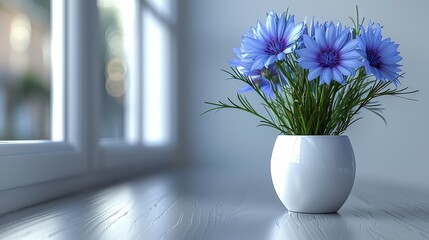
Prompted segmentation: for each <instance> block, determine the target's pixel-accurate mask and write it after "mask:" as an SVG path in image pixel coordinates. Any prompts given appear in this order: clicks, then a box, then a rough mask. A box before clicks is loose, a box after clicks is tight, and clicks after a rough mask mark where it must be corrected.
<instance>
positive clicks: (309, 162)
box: [271, 135, 356, 213]
mask: <svg viewBox="0 0 429 240" xmlns="http://www.w3.org/2000/svg"><path fill="white" fill-rule="evenodd" d="M355 172H356V165H355V157H354V153H353V148H352V145H351V143H350V140H349V138H348V137H347V136H290V135H279V136H278V137H277V139H276V142H275V144H274V148H273V153H272V156H271V178H272V181H273V185H274V188H275V190H276V193H277V195H278V197H279V199H280V200H281V201H282V203H283V205H284V206H285V207H286V208H287V209H288V210H289V211H292V212H301V213H334V212H337V211H338V210H339V209H340V208H341V206H342V205H343V204H344V202H345V201H346V200H347V198H348V196H349V194H350V192H351V190H352V187H353V182H354V179H355Z"/></svg>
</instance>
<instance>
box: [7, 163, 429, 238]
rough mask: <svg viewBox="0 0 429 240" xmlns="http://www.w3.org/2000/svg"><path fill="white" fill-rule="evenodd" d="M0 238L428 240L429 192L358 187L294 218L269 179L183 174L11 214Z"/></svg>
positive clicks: (125, 185)
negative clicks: (332, 210)
mask: <svg viewBox="0 0 429 240" xmlns="http://www.w3.org/2000/svg"><path fill="white" fill-rule="evenodd" d="M0 239H14V240H15V239H222V240H223V239H257V240H265V239H267V240H268V239H269V240H271V239H292V240H293V239H318V240H319V239H330V240H332V239H359V240H360V239H390V240H392V239H429V193H428V192H427V191H420V190H418V189H417V190H416V189H406V188H399V187H395V186H385V185H383V184H377V183H361V182H356V184H355V186H354V189H353V191H352V194H351V196H350V198H349V199H348V201H347V202H346V204H345V205H344V206H343V208H342V209H341V210H340V211H339V212H338V213H337V214H325V215H323V214H322V215H312V214H296V213H288V212H287V211H286V209H285V208H284V207H283V206H282V205H281V203H280V201H279V200H278V199H277V197H276V196H275V193H274V190H273V189H272V186H271V185H270V183H269V181H268V179H265V180H262V181H260V180H258V181H254V179H253V178H252V176H249V175H247V176H246V175H242V174H241V175H240V177H236V176H234V175H233V174H232V175H229V176H228V174H221V175H220V174H218V173H216V172H209V171H185V172H183V171H182V172H174V173H166V174H159V175H156V176H150V177H145V178H142V179H139V180H135V181H130V182H126V183H122V184H118V185H115V186H112V187H108V188H105V189H102V190H98V191H93V192H88V193H84V194H79V195H75V196H72V197H68V198H65V199H60V200H56V201H52V202H49V203H45V204H41V205H38V206H34V207H31V208H26V209H23V210H21V211H17V212H14V213H11V214H9V215H6V216H3V217H1V218H0Z"/></svg>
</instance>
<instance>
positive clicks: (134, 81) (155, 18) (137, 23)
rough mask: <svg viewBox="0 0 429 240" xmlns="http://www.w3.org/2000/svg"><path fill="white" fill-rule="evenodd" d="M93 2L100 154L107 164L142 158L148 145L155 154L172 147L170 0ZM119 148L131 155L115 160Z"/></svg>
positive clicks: (171, 20) (171, 2) (109, 0)
mask: <svg viewBox="0 0 429 240" xmlns="http://www.w3.org/2000/svg"><path fill="white" fill-rule="evenodd" d="M97 4H98V8H99V12H100V15H99V17H100V29H101V34H100V36H101V46H102V49H103V50H104V54H103V59H102V60H101V61H102V65H103V70H102V73H103V74H102V81H101V83H100V89H102V99H103V100H102V103H101V104H102V112H103V113H102V119H101V125H100V126H101V127H100V138H101V141H100V144H101V156H102V157H101V158H102V159H103V161H105V162H107V165H108V166H117V165H118V164H121V163H122V161H133V162H135V161H144V160H142V159H143V158H144V157H142V156H148V154H149V155H150V152H153V149H157V150H156V151H157V154H156V155H159V153H160V151H159V149H160V148H164V151H162V152H165V149H170V150H171V149H172V148H174V125H173V122H174V119H175V113H174V111H172V103H173V101H174V96H175V95H174V91H173V90H172V89H173V88H174V84H175V80H174V76H175V74H174V68H173V66H174V59H175V58H174V57H175V55H174V54H175V52H174V47H173V46H174V42H175V38H176V36H175V32H174V24H175V16H174V14H173V13H174V12H175V11H174V5H173V1H172V0H158V1H148V0H140V1H139V0H135V1H127V2H124V1H121V0H98V1H97ZM112 151H113V152H112ZM121 151H123V152H128V153H133V154H131V155H132V157H130V158H128V159H127V160H124V159H123V158H121V159H120V160H119V161H118V160H117V159H118V156H116V154H118V153H120V152H121ZM162 152H161V153H162ZM167 152H168V151H167ZM153 156H154V155H152V156H151V158H152V157H153ZM130 159H133V160H130Z"/></svg>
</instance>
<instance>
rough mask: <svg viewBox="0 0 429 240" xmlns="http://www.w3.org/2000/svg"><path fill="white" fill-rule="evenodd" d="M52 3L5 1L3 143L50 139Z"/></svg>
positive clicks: (0, 0)
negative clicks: (4, 141) (7, 141)
mask: <svg viewBox="0 0 429 240" xmlns="http://www.w3.org/2000/svg"><path fill="white" fill-rule="evenodd" d="M50 35H51V31H50V1H49V0H0V46H1V47H0V140H32V139H50V135H51V133H50V95H51V94H50V85H51V84H50V39H51V37H50Z"/></svg>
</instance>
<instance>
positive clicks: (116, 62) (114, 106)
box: [98, 0, 133, 138]
mask: <svg viewBox="0 0 429 240" xmlns="http://www.w3.org/2000/svg"><path fill="white" fill-rule="evenodd" d="M127 2H133V0H126V1H124V0H98V8H99V15H100V27H101V34H102V36H101V41H102V42H101V46H103V50H104V51H103V53H104V55H103V62H104V63H103V70H104V75H103V76H104V79H103V81H102V86H101V88H102V89H103V90H102V91H101V92H102V94H101V97H102V101H101V104H102V111H101V114H102V115H101V125H100V127H101V129H100V136H101V138H124V130H125V129H124V128H125V127H124V121H125V116H124V114H125V93H126V90H127V80H128V75H129V74H128V69H129V67H128V63H127V61H126V52H125V50H126V49H125V34H124V31H125V29H124V28H125V27H126V26H125V25H124V22H123V21H124V17H126V14H127V12H126V11H127V10H128V11H133V10H132V9H126V6H127V4H126V3H127Z"/></svg>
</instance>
